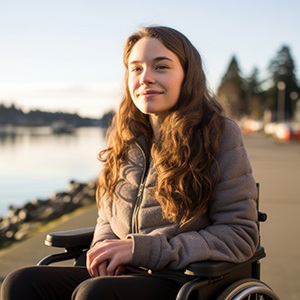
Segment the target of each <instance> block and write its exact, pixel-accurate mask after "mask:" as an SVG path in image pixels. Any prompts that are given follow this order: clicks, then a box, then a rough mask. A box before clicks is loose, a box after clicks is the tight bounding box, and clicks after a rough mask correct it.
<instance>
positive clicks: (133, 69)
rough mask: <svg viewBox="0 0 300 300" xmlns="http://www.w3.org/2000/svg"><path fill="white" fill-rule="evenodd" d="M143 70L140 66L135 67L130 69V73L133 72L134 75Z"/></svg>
mask: <svg viewBox="0 0 300 300" xmlns="http://www.w3.org/2000/svg"><path fill="white" fill-rule="evenodd" d="M141 70H142V68H141V67H139V66H134V67H132V68H130V72H132V73H136V72H140V71H141Z"/></svg>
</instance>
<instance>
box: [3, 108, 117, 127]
mask: <svg viewBox="0 0 300 300" xmlns="http://www.w3.org/2000/svg"><path fill="white" fill-rule="evenodd" d="M113 115H114V111H110V112H107V113H105V114H104V115H103V116H102V118H99V119H93V118H83V117H81V116H80V115H78V114H71V113H64V112H47V111H41V110H31V111H29V112H28V113H25V112H23V110H22V109H19V108H17V107H16V106H15V105H14V104H12V105H11V106H5V105H3V104H1V103H0V125H15V126H50V125H52V124H53V123H55V122H63V123H64V124H67V125H72V126H76V127H83V126H100V127H103V128H107V127H108V126H109V125H110V122H111V120H112V117H113Z"/></svg>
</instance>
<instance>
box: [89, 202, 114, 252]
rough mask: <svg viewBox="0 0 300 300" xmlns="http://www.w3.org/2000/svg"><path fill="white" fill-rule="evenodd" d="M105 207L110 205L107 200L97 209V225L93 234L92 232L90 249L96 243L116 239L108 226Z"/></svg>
mask: <svg viewBox="0 0 300 300" xmlns="http://www.w3.org/2000/svg"><path fill="white" fill-rule="evenodd" d="M107 205H111V201H110V200H108V199H106V201H102V203H101V206H100V207H99V209H98V218H97V224H96V227H95V232H94V237H93V241H92V244H91V247H93V246H94V245H95V244H96V243H97V242H100V241H103V240H109V239H117V238H118V237H117V236H116V235H115V234H114V232H113V230H112V228H111V226H110V223H109V220H108V216H107V213H106V211H107V209H106V206H107Z"/></svg>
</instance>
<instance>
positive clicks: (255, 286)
mask: <svg viewBox="0 0 300 300" xmlns="http://www.w3.org/2000/svg"><path fill="white" fill-rule="evenodd" d="M217 300H280V299H279V298H278V296H277V295H276V294H275V293H274V292H273V290H272V289H271V288H270V287H269V286H267V285H266V284H265V283H263V282H262V281H260V280H256V279H252V278H249V279H242V280H238V281H236V282H234V283H233V284H231V285H230V286H228V287H227V288H226V289H225V290H224V291H223V292H222V294H221V295H220V296H219V297H218V299H217Z"/></svg>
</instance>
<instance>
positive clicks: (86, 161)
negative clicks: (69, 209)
mask: <svg viewBox="0 0 300 300" xmlns="http://www.w3.org/2000/svg"><path fill="white" fill-rule="evenodd" d="M104 146H105V140H104V132H103V131H102V130H101V129H99V128H96V127H92V128H90V127H89V128H78V129H77V131H76V133H74V134H60V135H54V134H52V133H51V130H50V128H47V127H39V128H30V129H29V128H17V134H16V135H15V136H13V137H0V216H5V215H6V214H7V210H8V207H9V205H14V206H17V207H19V206H22V205H24V204H25V203H26V202H28V201H31V200H32V199H35V198H39V199H45V198H47V197H48V196H49V195H51V194H52V193H54V192H59V191H64V190H66V189H67V188H68V186H69V182H70V180H73V179H74V180H77V181H82V182H86V181H88V180H92V179H95V178H96V177H97V175H98V173H99V171H100V168H101V164H100V162H99V161H98V160H97V154H98V152H99V150H101V149H103V147H104Z"/></svg>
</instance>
